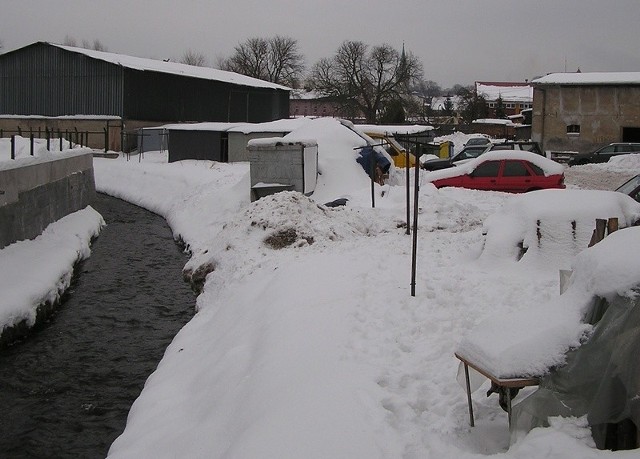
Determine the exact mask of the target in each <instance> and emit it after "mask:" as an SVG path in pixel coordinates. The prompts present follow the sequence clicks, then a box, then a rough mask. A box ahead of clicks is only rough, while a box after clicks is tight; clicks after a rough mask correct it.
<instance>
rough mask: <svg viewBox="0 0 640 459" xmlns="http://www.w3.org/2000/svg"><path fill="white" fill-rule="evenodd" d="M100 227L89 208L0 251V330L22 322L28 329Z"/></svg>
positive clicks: (62, 286)
mask: <svg viewBox="0 0 640 459" xmlns="http://www.w3.org/2000/svg"><path fill="white" fill-rule="evenodd" d="M103 224H104V221H103V220H102V217H101V216H100V214H99V213H98V212H96V211H95V210H94V209H93V208H91V207H90V206H89V207H87V208H85V209H83V210H79V211H77V212H74V213H72V214H70V215H67V216H66V217H64V218H61V219H60V220H58V221H57V222H54V223H52V224H50V225H49V226H48V227H47V228H46V229H45V230H44V232H43V233H42V234H41V235H40V236H38V237H36V238H35V239H33V240H27V241H18V242H15V243H13V244H11V245H9V246H7V247H5V248H3V249H0V272H1V273H2V276H0V291H1V292H2V295H0V329H3V328H5V327H9V326H14V325H17V324H19V323H20V322H22V321H25V322H26V324H27V325H28V326H30V327H31V326H33V325H34V323H35V319H36V313H37V307H38V306H39V305H41V304H44V303H50V304H51V303H54V302H56V301H58V300H59V299H60V295H62V293H63V292H64V291H65V290H66V289H67V287H69V285H70V283H71V276H72V275H73V266H74V264H75V263H76V262H78V261H81V260H83V259H85V258H87V257H88V256H89V254H90V252H91V251H90V249H89V243H90V241H91V238H93V237H95V236H97V235H98V233H99V231H100V228H101V226H102V225H103Z"/></svg>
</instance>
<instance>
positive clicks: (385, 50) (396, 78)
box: [64, 35, 488, 123]
mask: <svg viewBox="0 0 640 459" xmlns="http://www.w3.org/2000/svg"><path fill="white" fill-rule="evenodd" d="M64 44H65V45H69V46H77V42H76V40H75V39H74V38H72V37H69V36H67V37H65V41H64ZM80 46H81V47H84V48H90V49H94V50H98V51H106V50H107V48H106V47H105V46H104V44H103V43H102V42H101V41H100V40H94V41H93V42H88V41H86V40H83V41H82V42H81V44H80ZM179 62H181V63H183V64H189V65H195V66H202V67H206V66H211V65H209V63H208V61H207V59H206V57H205V56H204V54H203V53H201V52H199V51H195V50H192V49H188V50H187V51H185V52H184V54H183V55H182V56H181V58H180V60H179ZM212 67H215V68H219V69H221V70H227V71H231V72H236V73H240V74H243V75H247V76H250V77H254V78H258V79H261V80H265V81H269V82H272V83H276V84H280V85H283V86H287V87H290V88H293V89H297V90H307V91H314V92H315V93H316V94H317V95H318V96H319V97H323V98H326V99H327V100H330V101H332V102H333V103H335V104H337V106H338V107H339V109H340V111H341V113H344V114H345V115H346V116H350V117H358V116H364V118H365V119H366V120H367V122H370V123H376V122H386V123H402V122H404V121H405V120H407V119H408V118H413V119H415V118H419V119H427V120H428V119H429V118H430V117H433V116H438V115H443V116H451V115H453V114H454V111H455V113H458V114H460V116H461V117H462V119H463V121H467V120H468V121H469V122H470V121H472V120H473V119H476V118H482V117H486V114H487V113H488V106H487V103H486V100H484V98H483V97H482V96H481V95H477V94H476V93H475V90H474V87H473V86H462V85H454V86H453V87H451V88H442V87H440V85H438V83H436V82H435V81H431V80H425V79H424V68H423V65H422V63H421V62H420V60H419V59H418V58H417V57H416V56H415V55H414V54H413V53H412V52H411V51H408V50H405V49H404V46H403V47H402V49H401V50H398V49H395V48H393V47H392V46H391V45H388V44H382V45H375V46H370V45H368V44H366V43H363V42H361V41H350V40H347V41H345V42H343V43H342V44H341V45H340V46H339V47H338V49H337V50H336V51H335V53H334V54H333V55H332V56H329V57H324V58H322V59H320V60H319V61H318V62H316V63H315V64H313V65H311V66H310V67H307V66H306V65H305V59H304V56H303V54H302V52H301V51H300V48H299V45H298V41H297V40H296V39H294V38H291V37H287V36H281V35H276V36H274V37H270V38H262V37H254V38H249V39H247V40H245V41H244V42H241V43H239V44H238V45H236V46H235V47H234V49H233V51H232V53H231V54H230V55H229V56H225V57H219V58H218V59H217V61H216V63H215V65H213V66H212ZM437 96H448V98H447V101H446V102H445V106H444V108H443V109H442V110H440V111H438V112H434V111H433V110H431V108H430V106H429V104H428V101H430V100H431V98H433V97H437ZM454 98H455V101H456V103H455V104H454V103H453V99H454ZM454 105H455V106H454Z"/></svg>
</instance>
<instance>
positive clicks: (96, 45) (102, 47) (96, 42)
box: [91, 38, 108, 51]
mask: <svg viewBox="0 0 640 459" xmlns="http://www.w3.org/2000/svg"><path fill="white" fill-rule="evenodd" d="M91 49H93V50H96V51H108V49H107V47H106V46H105V45H104V44H103V43H102V42H101V41H100V40H98V39H97V38H96V39H95V40H93V45H91Z"/></svg>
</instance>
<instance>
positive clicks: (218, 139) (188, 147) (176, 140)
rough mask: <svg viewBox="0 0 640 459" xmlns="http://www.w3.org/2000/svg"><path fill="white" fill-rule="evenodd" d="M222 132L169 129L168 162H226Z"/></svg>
mask: <svg viewBox="0 0 640 459" xmlns="http://www.w3.org/2000/svg"><path fill="white" fill-rule="evenodd" d="M222 134H223V133H222V132H217V131H197V130H194V131H189V130H181V129H177V130H173V129H169V162H170V163H172V162H174V161H182V160H183V159H206V160H209V161H226V158H225V157H224V156H225V155H223V149H222Z"/></svg>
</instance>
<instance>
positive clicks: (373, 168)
mask: <svg viewBox="0 0 640 459" xmlns="http://www.w3.org/2000/svg"><path fill="white" fill-rule="evenodd" d="M374 155H375V151H374V149H373V147H371V156H370V157H371V161H369V163H370V164H369V169H370V170H371V174H370V175H371V208H372V209H373V208H375V207H376V190H375V182H376V181H375V176H376V158H375V157H374Z"/></svg>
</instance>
